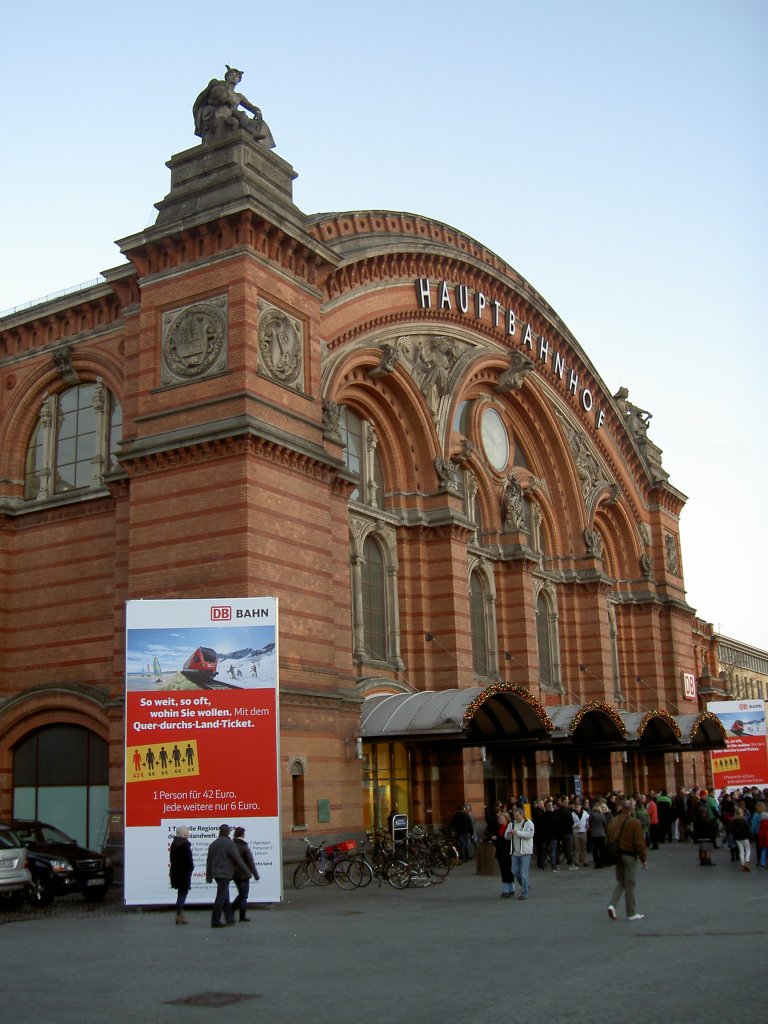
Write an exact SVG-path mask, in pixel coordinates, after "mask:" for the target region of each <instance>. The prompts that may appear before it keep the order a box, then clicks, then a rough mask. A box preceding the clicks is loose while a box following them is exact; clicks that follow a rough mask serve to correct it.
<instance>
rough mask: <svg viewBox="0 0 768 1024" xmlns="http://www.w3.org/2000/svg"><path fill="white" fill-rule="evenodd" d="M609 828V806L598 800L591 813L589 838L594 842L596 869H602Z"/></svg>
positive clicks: (593, 850)
mask: <svg viewBox="0 0 768 1024" xmlns="http://www.w3.org/2000/svg"><path fill="white" fill-rule="evenodd" d="M607 828H608V805H607V804H604V803H603V802H602V800H596V801H595V802H594V803H593V804H592V810H591V811H590V812H589V836H590V839H591V840H592V861H593V863H594V866H595V867H596V868H602V867H603V866H604V865H603V853H604V851H605V834H606V829H607Z"/></svg>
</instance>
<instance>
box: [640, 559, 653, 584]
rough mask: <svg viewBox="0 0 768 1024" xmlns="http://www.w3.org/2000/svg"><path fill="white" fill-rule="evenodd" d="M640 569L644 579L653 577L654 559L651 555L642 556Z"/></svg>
mask: <svg viewBox="0 0 768 1024" xmlns="http://www.w3.org/2000/svg"><path fill="white" fill-rule="evenodd" d="M640 571H641V572H642V574H643V579H645V580H651V579H653V559H652V558H651V557H650V555H641V556H640Z"/></svg>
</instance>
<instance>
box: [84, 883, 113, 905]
mask: <svg viewBox="0 0 768 1024" xmlns="http://www.w3.org/2000/svg"><path fill="white" fill-rule="evenodd" d="M108 889H109V886H108V885H98V886H96V885H95V886H93V888H92V889H89V890H88V891H87V892H84V893H83V899H84V900H85V902H86V903H101V901H102V900H103V899H104V897H105V896H106V895H107V890H108Z"/></svg>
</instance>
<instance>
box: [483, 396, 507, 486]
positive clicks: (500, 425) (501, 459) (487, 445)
mask: <svg viewBox="0 0 768 1024" xmlns="http://www.w3.org/2000/svg"><path fill="white" fill-rule="evenodd" d="M480 434H481V437H482V441H483V451H484V452H485V457H486V458H487V459H488V461H489V462H490V464H491V465H492V466H493V468H494V469H497V470H498V471H499V472H501V470H502V469H504V467H505V466H506V464H507V463H508V462H509V437H508V436H507V428H506V427H505V426H504V421H503V420H502V418H501V416H499V414H498V413H497V412H496V410H495V409H486V410H485V412H484V413H483V416H482V419H481V421H480Z"/></svg>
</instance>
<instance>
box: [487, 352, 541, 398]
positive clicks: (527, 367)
mask: <svg viewBox="0 0 768 1024" xmlns="http://www.w3.org/2000/svg"><path fill="white" fill-rule="evenodd" d="M534 368H535V364H534V362H533V360H532V359H531V357H530V356H527V355H526V354H525V353H524V352H517V351H514V352H510V354H509V369H507V370H505V371H504V373H502V374H501V375H500V377H499V383H498V384H497V385H496V389H495V390H496V391H500V392H502V393H506V392H508V391H519V390H520V388H521V387H522V386H523V381H524V380H525V378H526V377H527V376H528V374H529V373H533V370H534Z"/></svg>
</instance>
